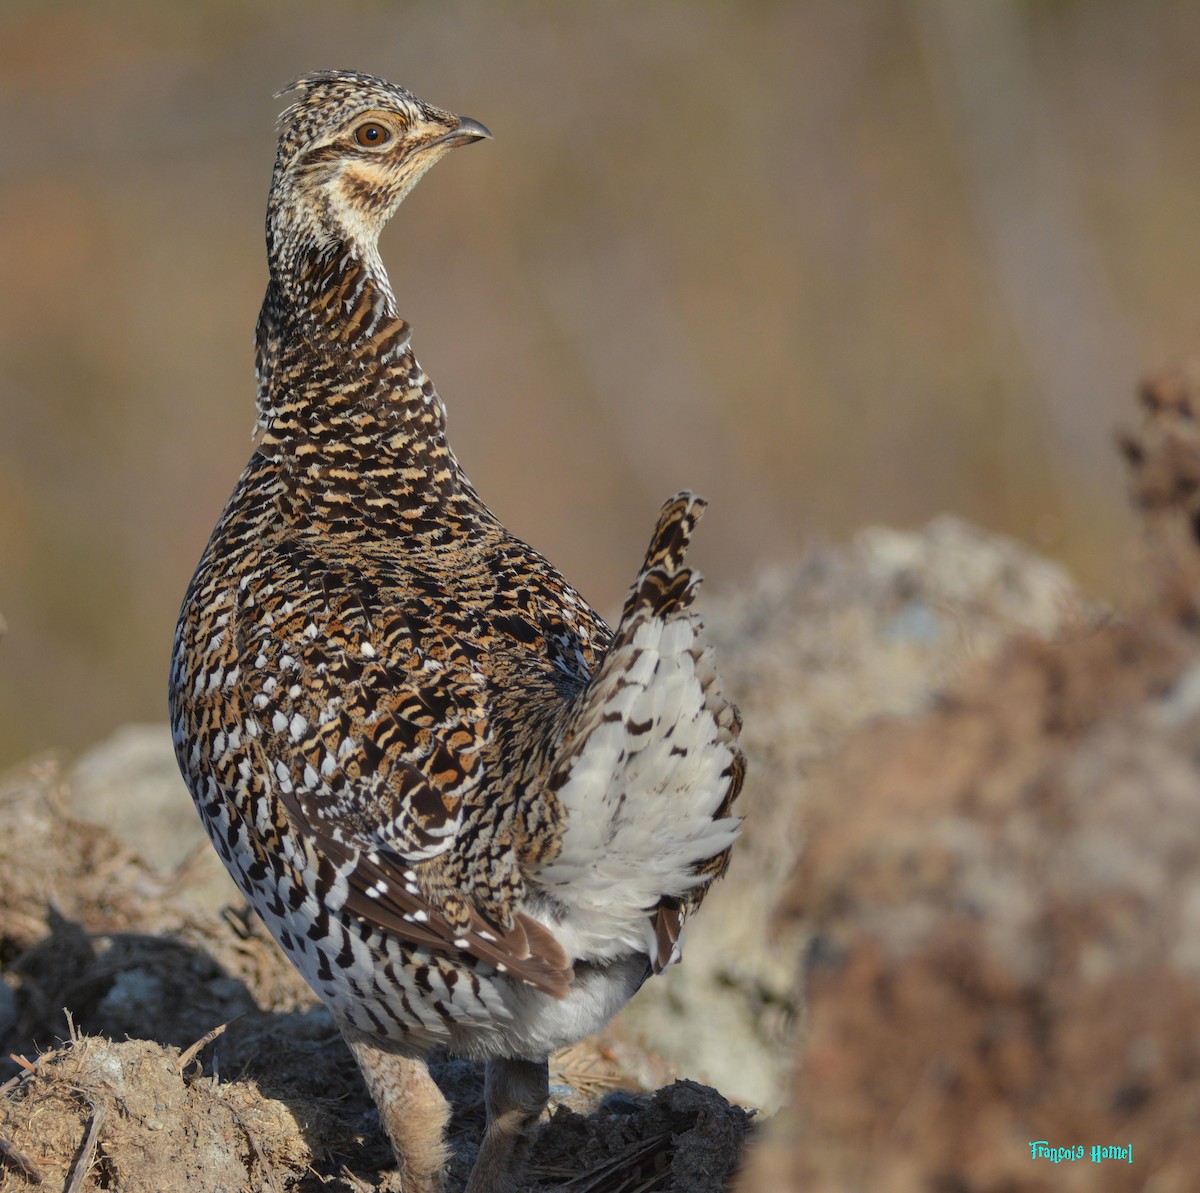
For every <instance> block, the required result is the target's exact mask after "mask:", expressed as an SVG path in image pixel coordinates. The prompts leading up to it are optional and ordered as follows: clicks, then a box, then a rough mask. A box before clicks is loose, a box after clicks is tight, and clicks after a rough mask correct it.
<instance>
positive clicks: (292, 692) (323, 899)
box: [170, 71, 744, 1193]
mask: <svg viewBox="0 0 1200 1193" xmlns="http://www.w3.org/2000/svg"><path fill="white" fill-rule="evenodd" d="M293 89H294V90H296V91H297V92H298V93H299V98H298V99H297V102H295V103H294V104H293V105H292V106H291V107H290V108H288V110H287V111H286V112H285V113H284V114H283V116H282V117H281V120H280V139H279V150H278V156H277V160H276V166H275V175H274V180H273V183H272V188H271V195H270V200H269V206H268V218H267V245H268V258H269V264H270V271H271V278H270V284H269V286H268V289H267V294H266V298H265V301H264V303H263V308H262V314H261V315H260V318H259V323H258V354H257V372H258V420H259V428H260V430H259V439H258V443H257V447H256V449H255V451H254V454H253V456H252V457H251V459H250V463H249V464H248V466H247V468H246V470H245V472H244V473H243V474H242V477H241V479H240V481H239V482H238V485H237V488H236V489H235V490H234V493H233V495H232V497H231V498H230V500H229V503H228V505H227V506H226V509H225V512H224V514H223V515H222V517H221V519H220V521H219V522H218V523H217V526H216V529H215V530H214V531H213V535H212V538H211V540H210V542H209V544H208V547H207V549H206V550H205V552H204V556H203V558H202V559H201V561H200V565H199V567H198V568H197V571H196V574H195V577H194V578H193V580H192V583H191V586H190V588H189V590H188V593H187V596H186V597H185V599H184V603H183V609H182V611H181V613H180V619H179V626H178V631H177V635H176V641H175V649H174V656H173V663H172V670H171V685H170V700H171V717H172V727H173V731H174V736H175V746H176V751H177V754H178V757H179V763H180V767H181V769H182V771H183V774H184V777H185V779H186V780H187V783H188V786H189V788H190V789H191V791H192V794H193V796H194V798H195V800H196V804H197V807H198V808H199V811H200V814H201V816H202V817H203V820H204V823H205V826H206V827H207V829H208V831H209V834H210V836H211V837H212V840H213V843H214V845H215V846H216V848H217V850H218V852H219V853H220V855H221V857H222V859H223V860H224V862H225V864H226V865H227V866H228V868H229V870H230V872H231V874H232V875H233V877H234V879H235V880H236V881H237V883H238V885H239V886H240V887H241V889H242V891H243V892H244V893H245V895H246V897H247V899H248V900H249V901H250V903H251V904H252V905H253V906H254V908H255V909H256V910H257V911H258V912H259V914H260V915H261V916H262V917H263V920H264V921H265V923H266V924H267V926H268V927H269V929H270V930H271V932H272V933H273V935H274V936H275V938H276V939H277V940H278V941H279V943H280V944H281V945H282V947H283V948H284V949H285V950H286V951H287V953H288V955H289V957H290V958H291V959H292V961H293V962H294V963H295V964H296V966H297V967H298V968H299V970H300V972H301V973H302V974H303V975H304V977H305V979H306V980H307V981H308V982H309V983H310V984H311V985H312V987H313V989H314V990H315V991H316V992H317V994H318V995H320V997H321V998H322V999H323V1000H324V1001H325V1002H326V1004H327V1005H328V1006H329V1008H330V1010H331V1011H332V1012H333V1014H334V1016H335V1018H336V1020H337V1022H338V1024H339V1026H341V1028H342V1030H343V1033H344V1034H345V1035H346V1038H347V1041H348V1042H349V1043H350V1046H351V1048H352V1050H353V1051H354V1053H355V1055H356V1057H357V1059H358V1061H359V1064H360V1066H361V1067H362V1069H363V1072H364V1075H365V1077H366V1079H367V1082H368V1085H369V1087H370V1089H371V1092H372V1094H373V1095H374V1096H375V1098H376V1101H377V1102H378V1103H379V1107H380V1114H381V1117H382V1119H383V1122H384V1125H385V1127H386V1128H387V1130H388V1132H389V1135H390V1137H391V1139H392V1142H393V1145H394V1146H395V1148H396V1151H397V1158H398V1160H399V1161H400V1165H401V1173H402V1176H403V1179H404V1181H405V1182H406V1183H405V1188H406V1189H416V1190H423V1191H424V1190H436V1189H440V1187H441V1176H440V1171H441V1158H442V1152H441V1148H442V1129H443V1126H444V1120H445V1107H444V1103H443V1102H442V1101H441V1099H440V1094H438V1093H437V1090H436V1087H434V1086H433V1085H432V1083H431V1082H430V1081H429V1078H428V1075H427V1073H426V1072H425V1069H424V1062H423V1059H422V1058H423V1056H424V1054H425V1053H426V1052H427V1051H428V1049H429V1048H430V1047H431V1046H433V1045H435V1044H438V1043H444V1044H447V1045H449V1046H450V1047H451V1048H452V1049H454V1050H455V1051H456V1052H458V1053H461V1054H463V1055H467V1056H472V1057H477V1058H481V1059H485V1060H487V1061H488V1062H489V1072H488V1082H487V1100H488V1112H489V1126H488V1133H487V1137H486V1138H485V1141H484V1145H483V1147H482V1149H481V1152H480V1158H479V1161H478V1163H477V1165H476V1169H475V1171H474V1173H473V1175H472V1179H471V1183H470V1185H469V1186H468V1187H469V1188H470V1189H471V1190H472V1191H473V1193H484V1191H488V1190H502V1189H507V1188H509V1187H511V1182H512V1180H513V1178H514V1173H515V1172H516V1170H517V1164H518V1161H519V1152H520V1142H521V1136H522V1133H523V1131H524V1129H525V1127H526V1126H527V1124H528V1123H529V1122H531V1121H532V1120H533V1119H534V1118H535V1117H536V1115H537V1113H538V1111H540V1109H541V1106H542V1104H543V1103H544V1100H545V1081H546V1078H545V1072H546V1065H545V1058H546V1056H547V1054H548V1053H549V1052H550V1051H552V1050H553V1049H555V1048H558V1047H561V1046H563V1045H565V1044H568V1043H571V1042H573V1041H575V1040H577V1039H580V1038H582V1037H583V1036H584V1035H587V1034H589V1033H590V1032H592V1031H594V1030H595V1029H596V1028H598V1027H599V1026H600V1025H601V1024H602V1023H604V1022H605V1021H606V1020H607V1019H608V1018H609V1017H610V1016H611V1015H612V1014H613V1013H614V1012H615V1011H617V1010H618V1009H619V1008H620V1007H621V1006H622V1005H623V1004H624V1003H625V1002H626V1001H627V1000H628V998H629V997H630V996H631V995H632V994H633V993H634V991H635V990H636V989H637V987H638V986H639V985H640V984H641V982H642V981H643V980H644V979H645V978H646V976H647V975H648V974H649V973H650V972H651V971H657V970H660V969H662V968H663V967H664V966H665V965H667V964H668V963H669V962H670V961H672V960H674V959H675V957H676V956H677V955H678V951H679V934H680V930H681V927H682V924H683V921H684V919H685V918H686V916H687V914H688V913H689V912H690V911H691V910H692V909H693V908H694V907H695V906H696V905H697V904H698V903H699V902H700V900H701V898H702V897H703V895H704V893H705V891H706V890H707V888H708V886H709V884H710V883H711V882H712V880H713V879H714V878H715V877H716V876H718V875H719V874H720V873H721V871H722V870H723V869H724V866H725V864H726V862H727V859H728V854H729V849H730V847H731V845H732V843H733V840H734V836H735V834H736V826H737V822H736V820H734V819H733V818H732V817H731V816H730V815H729V809H730V804H731V803H732V801H733V799H734V798H735V797H736V795H737V793H738V790H739V788H740V786H741V780H742V771H743V765H744V764H743V757H742V753H741V751H740V749H739V747H738V744H737V735H738V727H739V726H738V718H737V713H736V710H735V709H734V708H733V706H732V705H730V704H729V703H728V702H727V701H726V700H725V699H724V698H723V697H722V695H721V692H720V686H719V683H718V681H717V677H716V674H715V672H714V670H713V667H712V664H711V661H710V659H709V656H708V653H707V652H706V651H705V650H704V649H703V648H702V647H701V646H700V645H699V644H698V641H697V634H698V631H699V623H698V622H697V620H696V618H695V616H694V615H693V614H692V613H690V612H689V606H690V604H691V602H692V598H693V595H694V591H695V584H696V581H695V579H694V577H693V575H692V573H691V572H690V571H689V570H688V568H687V567H686V565H685V563H684V553H685V550H686V547H687V543H688V538H689V535H690V533H691V530H692V528H693V526H694V525H695V522H696V520H697V518H698V517H699V515H700V513H701V511H702V509H703V503H702V502H700V501H699V500H698V499H697V498H694V497H692V496H691V495H690V494H686V493H685V494H680V495H679V496H677V497H675V498H673V499H672V500H671V501H669V502H668V503H667V504H666V505H665V506H664V507H663V510H662V512H661V514H660V518H659V523H658V527H657V529H656V531H655V534H654V538H653V541H652V543H651V546H650V549H649V552H648V553H647V556H646V559H645V562H644V565H643V567H642V569H641V571H640V572H639V574H638V576H637V579H636V581H635V582H634V585H633V587H632V589H631V591H630V594H629V598H628V600H627V601H626V604H625V608H624V611H623V614H622V617H621V620H620V622H619V624H618V626H617V629H616V631H615V633H610V631H609V629H608V628H607V627H606V626H605V624H604V622H603V621H602V620H601V619H600V617H599V616H597V614H596V613H595V612H594V611H593V610H592V609H591V608H589V606H588V605H587V603H586V602H585V601H584V600H583V598H582V597H581V596H580V595H579V594H578V593H577V592H576V591H575V590H574V589H573V588H572V587H571V586H570V585H569V584H568V583H567V582H566V581H565V580H564V579H563V577H562V576H561V575H560V574H559V573H558V572H557V571H556V570H555V568H554V567H552V566H551V565H550V564H549V563H548V562H547V561H546V560H545V559H543V558H542V557H541V556H540V555H539V554H538V553H537V552H536V551H534V550H532V549H531V548H530V547H528V546H526V545H525V544H524V543H522V542H521V541H520V540H518V539H516V538H514V537H513V536H512V535H511V534H509V533H508V532H507V531H506V530H505V529H504V527H503V526H502V525H501V524H500V523H499V522H498V521H497V519H496V518H495V517H494V515H493V514H492V513H491V512H490V511H489V510H488V508H487V507H486V506H485V505H484V504H483V503H482V502H481V501H480V499H479V497H478V495H477V494H476V492H475V490H474V489H473V488H472V486H471V484H470V482H469V481H468V480H467V478H466V477H465V476H464V475H463V472H462V470H461V469H460V467H459V465H458V463H457V461H456V460H455V458H454V455H453V453H452V452H451V450H450V448H449V446H448V444H447V442H446V438H445V409H444V407H443V405H442V401H441V399H440V398H439V397H438V394H437V391H436V390H435V389H434V387H433V383H432V382H431V381H430V380H429V379H428V378H427V377H426V376H425V374H424V372H423V371H422V369H421V367H420V365H419V364H418V363H417V361H416V358H415V356H414V355H413V352H412V348H411V345H410V334H409V327H408V325H407V324H406V323H405V322H404V321H403V320H402V319H401V318H400V317H399V316H398V315H397V312H396V304H395V300H394V298H393V295H392V291H391V288H390V286H389V285H388V281H387V277H386V274H385V273H384V270H383V266H382V263H381V262H380V259H379V255H378V250H377V247H376V242H377V237H378V234H379V231H380V229H381V228H382V227H383V225H384V224H385V223H386V221H387V219H388V218H389V217H390V216H391V214H392V213H393V211H394V210H395V208H396V207H397V206H398V204H399V203H400V201H401V200H402V199H403V197H404V195H405V194H406V193H407V192H408V190H409V189H411V187H412V185H413V184H414V183H415V182H416V181H417V180H418V179H419V178H420V177H421V175H422V174H423V173H424V172H425V171H426V170H427V169H428V168H429V166H430V165H432V164H433V163H434V162H435V161H436V160H437V159H438V158H439V157H440V156H441V155H442V154H444V153H445V152H446V151H447V150H448V149H450V148H452V147H454V146H456V145H460V144H466V143H469V142H470V141H473V140H477V139H479V138H481V137H486V136H488V135H489V134H488V132H487V130H486V129H484V128H483V126H482V125H479V124H477V123H476V122H474V121H469V120H464V119H462V118H460V117H457V116H454V115H452V114H450V113H448V112H444V111H441V110H440V109H437V108H434V107H432V106H430V105H428V104H426V103H424V102H423V101H421V100H419V99H417V98H416V97H415V96H413V95H412V94H410V93H409V92H407V91H405V90H404V89H402V88H399V87H396V86H394V85H392V84H390V83H386V82H384V81H382V80H379V79H374V78H371V77H369V76H366V75H359V74H352V73H349V72H340V71H338V72H335V71H326V72H320V73H317V74H311V75H307V76H305V77H304V78H302V79H300V80H298V81H297V83H296V84H294V85H293Z"/></svg>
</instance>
